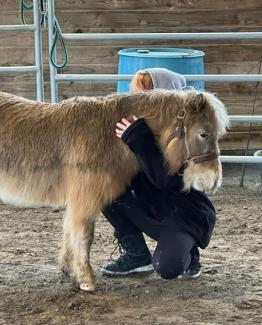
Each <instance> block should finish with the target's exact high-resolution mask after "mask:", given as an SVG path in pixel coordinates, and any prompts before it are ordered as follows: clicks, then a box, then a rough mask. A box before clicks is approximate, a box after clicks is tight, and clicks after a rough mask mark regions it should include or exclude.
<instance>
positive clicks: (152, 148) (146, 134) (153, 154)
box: [116, 118, 181, 189]
mask: <svg viewBox="0 0 262 325" xmlns="http://www.w3.org/2000/svg"><path fill="white" fill-rule="evenodd" d="M134 119H135V121H134V122H133V123H132V124H131V123H130V122H129V121H127V120H126V119H122V123H117V127H118V129H116V134H117V136H118V137H121V139H122V140H123V141H124V142H125V143H126V144H127V145H128V146H129V148H130V149H131V151H132V152H133V153H134V154H135V156H136V158H137V160H138V163H139V165H140V168H141V169H142V171H143V172H144V173H145V174H146V176H147V177H148V179H149V180H150V182H151V183H152V184H153V185H154V186H155V187H157V188H158V189H164V188H167V187H169V186H170V185H171V186H177V185H180V183H181V178H180V177H179V176H178V175H173V176H169V175H168V171H167V168H166V164H165V161H164V156H163V154H162V152H161V150H160V148H159V146H158V144H157V143H156V140H155V137H154V134H153V133H152V131H151V129H150V128H149V126H148V125H147V124H146V122H145V121H144V120H143V119H136V118H134Z"/></svg>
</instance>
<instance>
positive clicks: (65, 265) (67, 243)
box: [59, 212, 73, 275]
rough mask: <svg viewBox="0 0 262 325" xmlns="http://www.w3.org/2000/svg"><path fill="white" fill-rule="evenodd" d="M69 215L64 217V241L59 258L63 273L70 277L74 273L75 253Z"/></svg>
mask: <svg viewBox="0 0 262 325" xmlns="http://www.w3.org/2000/svg"><path fill="white" fill-rule="evenodd" d="M68 221H69V218H68V214H67V212H66V213H65V215H64V227H63V230H64V232H63V241H62V248H61V253H60V258H59V264H60V269H61V271H62V272H63V273H65V274H67V275H70V273H71V271H72V262H73V252H72V247H71V239H70V226H69V225H68Z"/></svg>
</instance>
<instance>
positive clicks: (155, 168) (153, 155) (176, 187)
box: [122, 119, 216, 248]
mask: <svg viewBox="0 0 262 325" xmlns="http://www.w3.org/2000/svg"><path fill="white" fill-rule="evenodd" d="M122 140H123V141H124V142H125V143H126V144H127V145H128V146H129V148H130V149H131V151H132V152H133V153H134V154H135V156H136V158H137V160H138V163H139V165H140V168H141V170H140V172H139V173H138V175H137V176H136V177H135V178H134V179H133V181H132V184H131V187H132V189H133V190H134V192H135V194H136V196H137V197H138V199H139V200H141V201H142V203H143V204H144V205H145V206H146V207H147V209H148V211H149V212H150V215H151V216H152V218H154V219H156V220H157V221H158V222H160V223H161V224H166V225H167V226H175V227H176V228H177V229H180V230H183V231H186V232H188V233H190V234H191V235H192V236H193V237H194V238H195V240H196V242H197V244H198V246H199V247H201V248H205V247H206V246H207V245H208V243H209V241H210V237H211V234H212V231H213V228H214V225H215V221H216V212H215V208H214V206H213V205H212V203H211V202H210V200H209V199H208V197H207V195H206V194H205V193H203V192H200V191H197V190H194V189H191V190H190V191H189V192H185V191H183V190H182V189H183V179H182V176H180V175H178V174H174V175H168V172H167V169H166V167H165V162H164V157H163V154H162V152H161V150H160V148H159V146H158V144H157V143H156V141H155V137H154V135H153V133H152V131H151V129H150V128H149V126H148V125H147V124H146V123H145V121H144V120H143V119H138V120H136V121H135V122H134V123H132V124H131V126H129V127H128V129H127V130H126V131H125V132H124V133H123V135H122Z"/></svg>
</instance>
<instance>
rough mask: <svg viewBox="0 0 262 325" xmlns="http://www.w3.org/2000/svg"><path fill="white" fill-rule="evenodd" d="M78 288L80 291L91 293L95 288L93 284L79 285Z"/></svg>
mask: <svg viewBox="0 0 262 325" xmlns="http://www.w3.org/2000/svg"><path fill="white" fill-rule="evenodd" d="M79 288H80V290H84V291H89V292H92V291H95V288H96V286H95V285H94V284H88V283H80V285H79Z"/></svg>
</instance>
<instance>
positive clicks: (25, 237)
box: [0, 165, 262, 325]
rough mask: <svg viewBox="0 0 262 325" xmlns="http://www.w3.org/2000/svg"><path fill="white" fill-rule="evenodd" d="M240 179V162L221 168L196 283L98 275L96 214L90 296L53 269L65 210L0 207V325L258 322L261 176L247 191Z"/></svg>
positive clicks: (101, 246) (261, 302) (100, 230)
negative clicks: (94, 281) (209, 238)
mask: <svg viewBox="0 0 262 325" xmlns="http://www.w3.org/2000/svg"><path fill="white" fill-rule="evenodd" d="M239 180H240V166H239V167H236V166H234V167H233V166H229V165H226V166H225V167H224V183H223V187H222V188H221V189H220V190H219V192H218V193H217V194H216V195H214V196H213V197H212V201H213V202H214V204H215V206H216V208H217V212H218V222H217V225H216V229H215V232H214V236H213V238H212V241H211V243H210V245H209V247H208V248H207V249H205V250H203V251H201V255H202V264H203V273H202V275H201V277H200V278H199V279H196V280H187V281H186V280H179V279H178V280H163V279H161V278H159V277H158V276H157V275H156V274H155V273H152V274H150V275H147V276H143V277H141V276H131V277H128V278H117V279H116V278H106V277H103V276H102V275H101V271H100V268H101V265H103V264H104V263H105V262H106V261H107V259H108V258H109V255H110V252H111V251H112V249H113V243H112V239H113V237H112V229H111V227H110V225H109V224H108V223H107V222H106V221H105V220H104V219H103V218H102V216H99V218H98V222H97V225H96V236H95V243H94V245H93V248H92V264H93V266H94V270H95V273H96V278H97V290H96V292H95V293H94V294H90V293H86V292H81V291H78V290H76V289H75V288H74V287H73V286H72V284H71V282H70V280H69V279H68V278H67V277H66V276H64V275H62V274H61V273H60V271H59V269H58V264H57V256H58V247H59V244H60V238H61V231H62V217H63V216H62V212H59V213H54V212H52V210H51V209H20V208H13V207H9V206H6V205H0V324H1V325H3V324H4V325H7V324H26V325H30V324H34V325H35V324H90V325H92V324H150V325H156V324H175V325H177V324H178V325H180V324H186V325H189V324H195V325H202V324H208V325H211V324H223V325H224V324H237V325H240V324H262V248H261V247H262V199H261V197H260V195H259V188H260V186H259V174H258V172H257V171H256V170H255V169H254V166H252V167H251V166H250V167H249V168H248V170H247V176H246V182H245V187H244V188H239V187H238V184H239ZM148 243H149V246H150V247H151V248H152V249H153V247H154V243H153V242H152V241H150V240H149V239H148Z"/></svg>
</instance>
